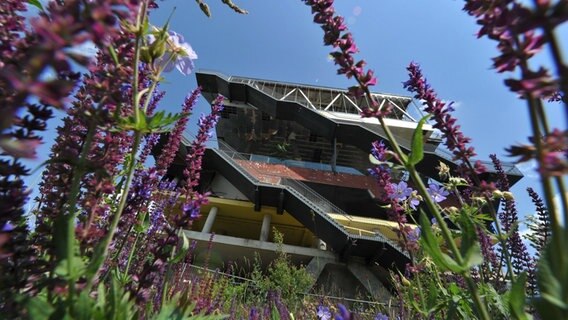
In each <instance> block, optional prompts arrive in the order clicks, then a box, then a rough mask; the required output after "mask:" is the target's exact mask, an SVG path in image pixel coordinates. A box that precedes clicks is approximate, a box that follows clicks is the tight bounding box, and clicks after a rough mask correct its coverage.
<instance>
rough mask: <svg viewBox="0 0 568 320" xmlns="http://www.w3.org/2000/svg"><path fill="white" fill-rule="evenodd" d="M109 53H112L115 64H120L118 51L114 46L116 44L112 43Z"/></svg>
mask: <svg viewBox="0 0 568 320" xmlns="http://www.w3.org/2000/svg"><path fill="white" fill-rule="evenodd" d="M108 53H109V54H110V57H111V58H112V61H113V62H114V64H115V65H116V66H119V65H120V62H119V61H118V55H117V53H116V49H115V48H114V46H113V45H112V44H111V45H110V46H109V47H108Z"/></svg>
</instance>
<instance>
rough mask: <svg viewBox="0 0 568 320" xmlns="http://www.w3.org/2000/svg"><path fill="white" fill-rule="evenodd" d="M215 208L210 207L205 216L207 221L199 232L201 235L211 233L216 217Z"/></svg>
mask: <svg viewBox="0 0 568 320" xmlns="http://www.w3.org/2000/svg"><path fill="white" fill-rule="evenodd" d="M217 211H218V209H217V207H211V209H210V210H209V214H208V215H207V220H205V224H204V225H203V229H201V232H203V233H211V229H212V228H213V223H215V218H216V217H217Z"/></svg>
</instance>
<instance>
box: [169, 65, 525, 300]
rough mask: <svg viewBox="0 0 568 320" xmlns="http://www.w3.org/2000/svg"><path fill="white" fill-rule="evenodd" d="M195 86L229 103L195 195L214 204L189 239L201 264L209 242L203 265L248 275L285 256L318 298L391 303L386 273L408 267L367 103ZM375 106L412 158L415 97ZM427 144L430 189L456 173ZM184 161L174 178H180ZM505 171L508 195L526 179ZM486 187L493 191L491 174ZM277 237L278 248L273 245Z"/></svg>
mask: <svg viewBox="0 0 568 320" xmlns="http://www.w3.org/2000/svg"><path fill="white" fill-rule="evenodd" d="M196 76H197V81H198V84H199V85H200V86H201V87H202V93H203V96H204V97H205V98H206V99H207V100H208V101H209V102H211V101H212V100H213V99H214V98H215V97H216V96H217V94H222V95H223V96H224V97H225V98H226V100H225V103H224V104H225V108H224V110H223V111H222V114H221V119H220V121H219V123H218V125H217V127H216V136H217V144H218V146H217V147H215V148H210V149H208V150H207V152H206V154H205V158H204V161H203V164H204V165H203V171H202V176H201V177H202V178H201V183H200V188H201V190H202V191H209V192H210V193H211V196H210V198H209V199H210V203H209V205H207V206H204V207H203V208H202V218H201V219H200V220H198V221H196V222H195V223H194V224H193V225H192V229H191V230H187V231H186V234H187V235H188V236H189V237H190V238H192V239H195V240H197V241H198V243H199V248H201V251H202V252H203V251H204V250H205V248H206V247H207V246H208V243H209V241H212V242H213V243H212V251H211V253H209V254H210V255H211V256H210V257H209V261H210V262H211V261H213V263H218V264H219V266H221V265H222V264H223V263H226V262H227V261H232V262H235V263H236V264H241V265H246V262H245V260H247V259H248V260H249V261H250V260H251V259H253V257H254V255H255V253H257V254H258V255H259V257H261V261H262V262H263V263H264V264H268V263H269V262H270V261H271V260H272V259H273V258H274V257H275V256H276V252H277V250H282V251H284V252H286V253H287V254H288V255H289V257H290V258H291V260H292V261H293V262H294V263H297V264H303V265H305V266H306V267H307V268H308V270H309V271H310V272H311V273H312V274H313V275H314V277H315V278H316V279H318V282H317V285H318V286H319V287H320V288H324V290H333V289H337V291H338V292H340V293H342V294H344V295H346V296H355V295H358V294H359V295H360V294H371V295H373V296H374V297H375V298H377V297H378V298H379V299H383V298H386V297H388V296H389V273H388V272H389V270H393V269H398V270H403V269H404V267H405V265H406V264H407V263H408V262H409V257H408V255H407V254H406V253H405V252H404V251H403V250H401V249H400V248H399V246H398V245H397V236H396V230H395V229H396V224H395V223H393V222H390V221H388V220H387V217H386V212H385V210H384V208H382V207H381V205H382V204H381V203H380V201H379V195H380V193H381V190H379V189H378V186H377V184H376V182H375V180H374V178H373V177H372V176H370V175H369V174H368V173H367V169H368V168H369V167H371V166H372V164H371V163H370V160H369V156H370V148H371V143H372V142H373V141H376V140H383V141H384V142H385V143H386V144H387V145H388V141H387V139H386V137H385V134H384V131H383V130H382V128H381V126H380V124H379V122H378V121H377V120H376V119H370V118H361V116H360V112H361V110H362V108H364V107H366V104H367V103H368V101H366V100H365V98H360V99H354V98H353V97H351V96H349V95H348V93H347V91H346V90H342V89H335V88H326V87H316V86H310V85H302V84H295V83H283V82H278V81H270V80H260V79H253V78H244V77H234V76H231V77H228V76H225V75H222V74H219V73H216V72H206V71H202V72H198V73H197V75H196ZM373 95H374V96H375V98H376V99H377V101H379V103H380V105H381V107H383V106H384V105H386V104H390V105H391V106H392V107H393V112H392V113H391V115H390V117H389V118H388V119H386V123H387V124H388V125H389V126H390V129H391V131H393V133H394V134H395V135H396V139H397V141H398V142H399V144H400V146H401V147H402V148H403V149H404V150H406V151H408V150H409V148H410V140H411V137H412V134H413V132H414V130H415V128H416V126H417V119H419V118H420V116H421V115H420V111H419V110H418V108H417V106H416V105H415V104H414V103H413V100H412V99H411V98H410V97H404V96H397V95H387V94H378V93H373ZM423 134H424V141H425V146H424V160H423V161H421V162H420V164H418V166H417V168H418V170H419V171H420V173H421V175H422V177H423V179H424V180H425V181H428V180H431V179H434V180H435V179H436V177H437V169H436V167H437V166H439V162H444V163H445V164H446V165H448V166H449V167H450V168H455V167H456V165H455V163H453V162H452V161H451V155H449V154H448V153H447V152H444V151H443V149H442V148H440V146H439V144H440V142H441V137H440V136H439V134H437V132H436V131H435V130H434V129H433V128H432V127H431V126H430V125H425V126H424V127H423ZM189 140H191V138H190V137H188V139H187V140H185V141H184V143H185V144H186V146H189ZM181 149H182V150H181V153H180V154H179V155H178V157H177V160H176V162H174V165H173V166H172V167H171V168H170V171H169V173H168V174H169V175H170V176H171V177H176V176H180V175H181V170H182V168H183V160H182V159H184V155H183V152H184V150H185V149H184V148H181ZM504 168H505V169H506V170H507V173H508V175H509V179H510V181H511V183H515V182H516V181H518V180H519V179H520V178H521V177H522V175H521V173H520V172H519V171H518V170H517V169H516V168H515V167H514V166H512V165H508V164H505V165H504ZM486 175H487V176H486V177H484V178H487V179H491V177H492V173H491V172H488V173H487V174H486ZM396 178H397V179H401V180H404V179H406V177H405V175H404V174H401V175H400V176H399V177H396ZM448 201H449V202H448V203H447V204H450V202H451V201H452V200H451V199H449V200H448ZM274 229H276V230H278V231H279V232H280V233H281V234H283V237H284V243H283V244H276V243H274V242H273V237H274V235H273V232H272V230H274ZM212 233H214V237H213V238H212V240H210V238H211V234H212ZM200 254H203V253H200V252H197V256H198V258H197V260H199V255H200ZM328 292H329V291H328Z"/></svg>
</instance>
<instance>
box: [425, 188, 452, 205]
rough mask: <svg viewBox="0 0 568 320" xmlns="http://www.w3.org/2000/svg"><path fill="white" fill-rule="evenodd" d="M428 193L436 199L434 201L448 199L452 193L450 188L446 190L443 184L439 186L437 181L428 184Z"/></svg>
mask: <svg viewBox="0 0 568 320" xmlns="http://www.w3.org/2000/svg"><path fill="white" fill-rule="evenodd" d="M426 190H427V191H428V194H429V195H430V197H431V198H432V200H434V202H442V201H444V200H446V199H447V196H449V195H450V193H449V192H448V190H446V189H445V188H444V187H443V186H439V185H437V184H435V183H430V184H429V185H428V189H426Z"/></svg>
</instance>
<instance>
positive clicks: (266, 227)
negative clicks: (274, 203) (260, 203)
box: [259, 214, 272, 241]
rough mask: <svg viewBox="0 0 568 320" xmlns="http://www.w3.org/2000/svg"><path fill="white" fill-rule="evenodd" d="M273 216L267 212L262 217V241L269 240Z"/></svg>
mask: <svg viewBox="0 0 568 320" xmlns="http://www.w3.org/2000/svg"><path fill="white" fill-rule="evenodd" d="M271 220H272V216H271V215H270V214H265V215H264V218H262V228H261V229H260V239H259V240H260V241H267V240H268V235H269V234H270V221H271Z"/></svg>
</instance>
